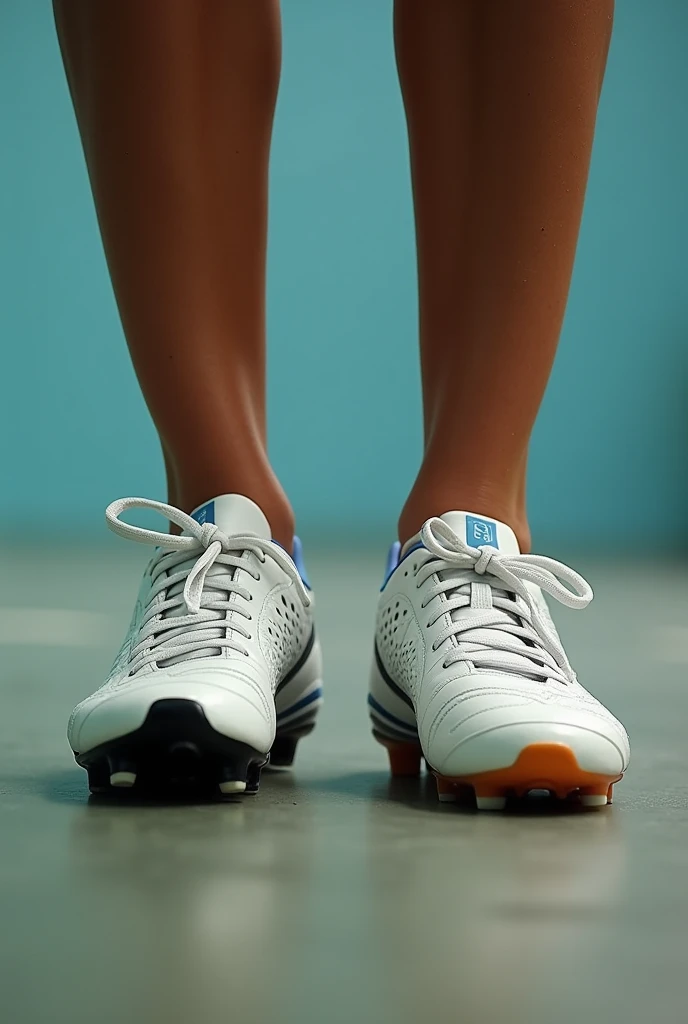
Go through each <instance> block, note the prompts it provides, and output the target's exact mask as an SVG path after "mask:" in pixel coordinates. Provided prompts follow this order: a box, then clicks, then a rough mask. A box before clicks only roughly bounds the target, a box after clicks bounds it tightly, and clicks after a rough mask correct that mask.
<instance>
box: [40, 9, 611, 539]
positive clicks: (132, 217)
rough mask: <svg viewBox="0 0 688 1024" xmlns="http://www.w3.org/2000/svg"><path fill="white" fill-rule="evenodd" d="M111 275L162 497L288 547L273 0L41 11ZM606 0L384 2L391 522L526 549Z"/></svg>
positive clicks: (409, 531) (403, 528) (600, 69)
mask: <svg viewBox="0 0 688 1024" xmlns="http://www.w3.org/2000/svg"><path fill="white" fill-rule="evenodd" d="M54 8H55V17H56V23H57V27H58V34H59V38H60V44H61V47H62V52H63V56H64V61H65V67H66V70H67V76H68V81H69V86H70V90H71V94H72V98H73V102H74V107H75V111H76V115H77V120H78V123H79V129H80V132H81V137H82V140H83V146H84V151H85V154H86V160H87V164H88V170H89V175H90V179H91V184H92V189H93V194H94V198H95V202H96V208H97V211H98V218H99V222H100V227H101V232H102V236H103V242H104V246H105V251H106V255H107V259H108V264H109V268H110V274H111V277H112V281H113V286H114V289H115V294H116V297H117V302H118V305H119V310H120V315H121V318H122V323H123V326H124V331H125V334H126V337H127V342H128V344H129V348H130V351H131V355H132V359H133V362H134V366H135V368H136V372H137V374H138V378H139V381H140V384H141V387H142V390H143V393H144V395H145V398H146V401H147V403H148V407H149V409H150V411H151V414H152V416H153V420H154V422H155V425H156V427H157V429H158V433H159V435H160V438H161V443H162V447H163V453H164V457H165V465H166V469H167V475H168V485H169V500H170V501H171V502H172V503H173V504H175V505H177V506H179V507H180V508H182V509H184V510H186V511H190V510H191V509H192V508H194V507H195V506H196V505H198V504H200V503H202V502H204V501H206V500H207V499H208V498H211V497H213V496H214V495H216V494H221V493H227V492H239V493H242V494H246V495H247V496H248V497H250V498H253V500H254V501H256V502H257V503H258V504H259V505H260V506H261V507H262V508H263V510H264V511H265V513H266V515H267V518H268V520H269V521H270V523H271V525H272V528H273V535H274V536H275V538H276V539H277V540H278V541H280V543H282V544H283V545H284V546H285V547H290V545H291V538H292V535H293V514H292V511H291V508H290V506H289V503H288V501H287V499H286V497H285V495H284V493H283V491H282V489H281V487H280V485H279V482H278V481H277V479H276V477H275V475H274V473H273V471H272V469H271V466H270V463H269V460H268V457H267V451H266V425H265V247H266V224H267V174H268V160H269V149H270V136H271V130H272V120H273V114H274V106H275V98H276V93H277V86H278V81H279V72H280V26H279V10H278V5H277V0H251V2H250V3H248V2H245V0H98V3H94V2H93V0H54ZM612 12H613V0H528V3H525V2H521V3H515V2H510V0H492V2H491V3H485V2H484V0H423V3H419V2H418V0H396V6H395V37H396V47H397V62H398V67H399V77H400V81H401V86H402V92H403V96H404V102H405V106H406V113H407V120H408V126H409V141H410V147H411V162H412V170H413V189H414V201H415V208H416V226H417V245H418V271H419V289H420V344H421V366H422V376H423V399H424V426H425V454H424V459H423V464H422V466H421V469H420V472H419V474H418V478H417V480H416V483H415V485H414V487H413V489H412V492H411V494H410V496H409V499H408V501H407V503H406V506H405V507H404V509H403V511H402V514H401V517H400V521H399V534H400V537H401V539H402V540H404V539H406V538H408V537H409V536H411V535H413V534H414V533H415V532H416V531H417V530H418V529H419V527H420V525H421V524H422V522H423V521H424V520H425V519H427V518H428V517H429V516H431V515H438V514H441V513H442V512H445V511H447V510H449V509H457V508H459V509H467V510H470V511H473V512H477V513H480V514H483V515H486V516H492V517H494V518H498V519H501V520H502V521H504V522H507V523H509V524H510V525H511V526H512V527H513V528H514V530H515V531H516V533H517V536H518V538H519V540H520V543H521V546H522V548H523V549H524V550H528V547H529V544H530V533H529V528H528V520H527V515H526V504H525V474H526V462H527V451H528V442H529V439H530V434H531V430H532V427H533V423H534V420H535V416H536V415H537V411H538V408H539V406H540V402H541V399H542V395H543V392H544V389H545V386H546V383H547V380H548V377H549V373H550V370H551V365H552V360H553V358H554V354H555V351H556V346H557V342H558V338H559V333H560V329H561V323H562V319H563V314H564V309H565V306H566V300H567V296H568V288H569V283H570V277H571V270H572V266H573V259H574V254H575V247H576V242H577V238H578V230H579V226H580V217H581V212H582V206H583V198H584V193H585V186H586V181H587V173H588V165H589V159H590V151H591V147H592V138H593V132H594V126H595V117H596V112H597V104H598V99H599V92H600V87H601V83H602V78H603V74H604V67H605V62H606V56H607V50H608V45H609V38H610V32H611V23H612Z"/></svg>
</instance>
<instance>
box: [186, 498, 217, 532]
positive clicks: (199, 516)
mask: <svg viewBox="0 0 688 1024" xmlns="http://www.w3.org/2000/svg"><path fill="white" fill-rule="evenodd" d="M191 518H192V519H195V520H196V522H197V523H198V524H199V526H205V524H206V523H213V524H214V523H215V502H214V501H207V502H206V503H205V505H201V507H200V508H197V509H196V510H195V511H194V512H192V513H191Z"/></svg>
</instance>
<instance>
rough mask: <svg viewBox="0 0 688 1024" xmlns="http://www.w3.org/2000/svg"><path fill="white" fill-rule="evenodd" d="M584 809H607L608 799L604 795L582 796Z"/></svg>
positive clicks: (590, 794) (588, 794)
mask: <svg viewBox="0 0 688 1024" xmlns="http://www.w3.org/2000/svg"><path fill="white" fill-rule="evenodd" d="M580 799H581V803H582V804H583V807H606V806H607V797H606V795H605V794H604V793H587V794H585V793H584V794H582V795H581V798H580Z"/></svg>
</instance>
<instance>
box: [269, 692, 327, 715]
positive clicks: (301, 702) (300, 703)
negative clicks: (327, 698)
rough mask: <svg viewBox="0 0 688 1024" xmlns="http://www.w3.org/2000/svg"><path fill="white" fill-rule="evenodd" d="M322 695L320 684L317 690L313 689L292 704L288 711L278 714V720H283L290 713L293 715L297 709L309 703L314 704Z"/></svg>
mask: <svg viewBox="0 0 688 1024" xmlns="http://www.w3.org/2000/svg"><path fill="white" fill-rule="evenodd" d="M320 697H322V686H319V687H318V688H317V690H313V692H312V693H309V694H307V695H306V696H305V697H302V698H301V700H297V702H296V704H292V706H291V707H290V708H287V710H286V711H280V713H279V714H278V715H277V721H278V722H279V721H281V719H283V718H288V717H289V715H293V714H294V712H295V711H300V710H301V708H305V707H308V705H309V704H313V702H314V701H316V700H319V699H320Z"/></svg>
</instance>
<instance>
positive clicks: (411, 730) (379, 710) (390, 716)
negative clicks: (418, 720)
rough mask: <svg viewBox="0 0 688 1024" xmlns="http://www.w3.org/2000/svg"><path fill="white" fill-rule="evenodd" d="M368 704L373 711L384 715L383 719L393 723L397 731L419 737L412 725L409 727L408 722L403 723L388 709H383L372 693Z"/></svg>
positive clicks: (369, 695)
mask: <svg viewBox="0 0 688 1024" xmlns="http://www.w3.org/2000/svg"><path fill="white" fill-rule="evenodd" d="M368 704H369V705H370V707H371V708H372V709H373V711H376V712H377V714H378V715H382V717H383V718H386V719H387V721H388V722H391V723H392V725H394V726H395V727H396V728H397V729H403V730H404V732H409V733H411V735H412V736H417V735H418V730H417V729H414V727H413V726H412V725H409V724H408V722H402V720H401V719H400V718H397V717H396V715H393V714H391V713H390V712H389V711H387V709H386V708H383V706H382V704H378V702H377V701H376V700H375V698H374V697H373V695H372V693H369V694H368Z"/></svg>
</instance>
